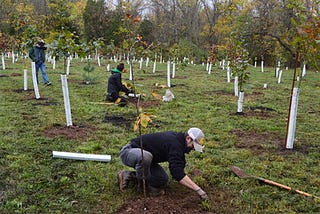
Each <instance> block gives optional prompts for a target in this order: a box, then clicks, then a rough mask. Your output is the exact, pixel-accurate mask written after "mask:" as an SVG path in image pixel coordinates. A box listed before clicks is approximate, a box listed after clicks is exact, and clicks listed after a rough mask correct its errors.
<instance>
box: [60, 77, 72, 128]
mask: <svg viewBox="0 0 320 214" xmlns="http://www.w3.org/2000/svg"><path fill="white" fill-rule="evenodd" d="M61 84H62V92H63V101H64V109H65V113H66V121H67V126H72V118H71V107H70V99H69V90H68V82H67V75H61Z"/></svg>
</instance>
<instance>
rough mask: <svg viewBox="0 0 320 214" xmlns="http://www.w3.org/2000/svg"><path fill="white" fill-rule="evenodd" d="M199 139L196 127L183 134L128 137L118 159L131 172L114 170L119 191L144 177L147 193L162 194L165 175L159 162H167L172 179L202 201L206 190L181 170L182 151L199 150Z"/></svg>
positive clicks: (169, 133) (200, 145) (202, 135)
mask: <svg viewBox="0 0 320 214" xmlns="http://www.w3.org/2000/svg"><path fill="white" fill-rule="evenodd" d="M203 141H204V134H203V132H202V131H201V130H200V129H199V128H190V129H189V130H188V131H187V132H186V133H183V132H173V131H167V132H158V133H153V134H145V135H142V136H141V138H140V137H138V138H134V139H132V140H131V141H130V143H128V144H127V145H125V146H124V147H122V149H121V151H120V159H121V160H122V162H123V163H124V164H125V165H127V166H129V167H132V168H134V169H135V171H125V170H120V171H119V172H118V175H117V176H118V182H119V188H120V190H121V191H123V190H124V189H126V188H127V187H128V186H129V183H130V182H136V183H137V184H138V185H139V184H140V186H141V180H142V179H145V181H146V189H147V190H148V192H149V194H150V195H162V194H164V190H162V189H161V187H163V186H164V185H166V183H167V182H168V175H167V173H166V172H165V170H164V169H163V168H162V167H161V166H160V165H159V163H161V162H168V163H169V170H170V174H171V175H172V177H173V178H174V179H175V180H177V181H178V182H179V183H180V184H182V185H184V186H186V187H188V188H189V189H191V190H193V191H195V192H196V193H197V194H198V195H199V196H200V198H201V199H202V200H207V199H208V195H207V194H206V192H204V191H203V190H202V189H201V188H200V187H199V186H198V185H197V184H196V183H194V182H193V181H192V180H191V178H190V177H189V176H188V175H186V173H185V172H184V168H185V166H186V159H185V154H186V153H189V152H190V151H191V150H196V151H198V152H202V148H203V146H202V144H203ZM141 143H142V147H143V148H142V151H141ZM142 152H143V156H142Z"/></svg>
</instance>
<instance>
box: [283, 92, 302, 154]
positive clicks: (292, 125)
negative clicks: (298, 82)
mask: <svg viewBox="0 0 320 214" xmlns="http://www.w3.org/2000/svg"><path fill="white" fill-rule="evenodd" d="M298 97H299V88H293V93H292V101H291V108H290V118H289V127H288V136H287V144H286V148H287V149H293V142H294V135H295V131H296V120H297V111H298Z"/></svg>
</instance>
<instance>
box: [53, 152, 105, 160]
mask: <svg viewBox="0 0 320 214" xmlns="http://www.w3.org/2000/svg"><path fill="white" fill-rule="evenodd" d="M52 156H53V157H54V158H64V159H72V160H90V161H101V162H109V161H111V155H96V154H85V153H72V152H58V151H52Z"/></svg>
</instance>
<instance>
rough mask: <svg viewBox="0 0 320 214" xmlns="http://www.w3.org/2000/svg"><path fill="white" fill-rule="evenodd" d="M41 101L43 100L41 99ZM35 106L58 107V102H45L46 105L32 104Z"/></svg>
mask: <svg viewBox="0 0 320 214" xmlns="http://www.w3.org/2000/svg"><path fill="white" fill-rule="evenodd" d="M40 99H41V98H40ZM32 105H33V106H56V105H59V103H58V102H44V103H32Z"/></svg>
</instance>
